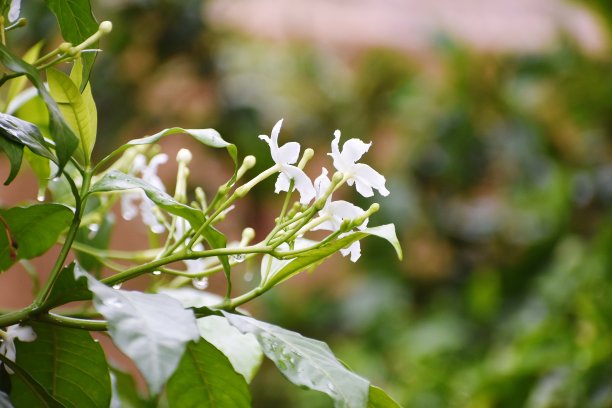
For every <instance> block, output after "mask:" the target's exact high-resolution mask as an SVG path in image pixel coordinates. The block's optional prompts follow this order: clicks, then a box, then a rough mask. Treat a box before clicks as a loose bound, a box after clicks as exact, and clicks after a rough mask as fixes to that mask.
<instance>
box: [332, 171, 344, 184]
mask: <svg viewBox="0 0 612 408" xmlns="http://www.w3.org/2000/svg"><path fill="white" fill-rule="evenodd" d="M343 178H344V174H343V173H342V172H340V171H337V172H335V173H334V175H333V176H332V183H333V184H338V183H340V182H341V181H342V179H343Z"/></svg>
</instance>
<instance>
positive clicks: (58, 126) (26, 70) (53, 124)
mask: <svg viewBox="0 0 612 408" xmlns="http://www.w3.org/2000/svg"><path fill="white" fill-rule="evenodd" d="M0 62H1V63H2V64H3V65H4V66H5V67H6V68H8V69H9V70H11V71H13V72H14V73H17V74H21V75H25V76H26V77H27V78H28V79H29V80H30V82H31V83H32V84H33V85H34V87H35V88H36V90H37V91H38V94H39V95H40V97H41V98H42V100H43V101H44V102H45V105H46V107H47V111H48V113H49V132H50V134H51V138H52V139H53V141H54V142H55V155H51V157H48V158H49V159H52V160H53V161H55V162H57V163H58V166H59V171H61V170H62V169H63V168H64V166H65V165H66V163H67V162H68V160H70V157H71V156H72V153H73V152H74V150H75V149H76V148H77V146H78V143H79V142H78V139H77V137H76V136H75V135H74V133H73V131H72V130H71V129H70V126H68V124H67V123H66V122H65V121H64V118H63V117H62V113H61V111H60V108H59V107H58V106H57V104H56V103H55V100H54V99H53V97H51V95H50V94H49V92H48V91H47V89H46V87H45V84H44V81H43V80H42V78H41V77H40V75H39V74H38V70H37V69H36V68H34V67H33V66H32V65H30V64H28V63H27V62H25V61H23V60H21V59H20V58H19V57H17V56H15V55H13V54H12V53H11V52H10V51H9V50H8V48H7V47H6V46H4V45H2V44H0ZM0 126H1V127H3V128H4V124H3V123H0ZM32 126H33V125H32ZM6 132H8V133H10V128H8V129H6ZM39 133H40V132H39ZM0 136H2V137H6V136H5V134H4V133H3V134H1V135H0ZM30 136H32V135H31V134H30ZM19 142H20V143H22V144H25V142H23V141H21V140H20V141H19ZM28 147H30V146H28ZM32 151H33V152H34V153H37V154H40V155H43V154H42V153H41V152H42V151H40V150H39V151H36V150H32ZM45 157H47V156H45Z"/></svg>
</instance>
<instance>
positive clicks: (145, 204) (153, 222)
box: [140, 198, 166, 234]
mask: <svg viewBox="0 0 612 408" xmlns="http://www.w3.org/2000/svg"><path fill="white" fill-rule="evenodd" d="M154 208H155V204H153V202H152V201H151V200H149V199H148V198H145V199H143V200H142V201H141V202H140V215H141V217H142V222H143V223H145V225H148V226H149V229H151V231H152V232H154V233H155V234H161V233H162V232H164V231H165V230H166V228H165V227H164V225H163V224H162V223H160V222H159V220H158V219H157V217H156V216H155V213H154Z"/></svg>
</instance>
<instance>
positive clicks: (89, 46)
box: [0, 0, 402, 408]
mask: <svg viewBox="0 0 612 408" xmlns="http://www.w3.org/2000/svg"><path fill="white" fill-rule="evenodd" d="M46 3H47V5H48V7H49V9H50V10H51V11H52V12H53V13H54V14H55V16H56V17H57V20H58V22H59V24H60V28H61V31H62V33H63V35H64V36H65V40H66V42H64V43H62V44H60V45H59V46H58V47H57V48H55V49H53V50H52V51H50V52H49V53H47V54H45V55H42V56H40V51H41V47H40V45H37V46H35V47H33V48H32V49H31V50H29V51H28V52H27V53H26V54H25V55H24V56H23V57H19V56H17V55H15V54H14V53H13V51H11V49H10V48H9V47H8V45H7V44H8V40H9V39H10V38H6V37H5V36H4V35H3V37H2V43H1V44H0V62H1V63H2V64H3V66H4V68H5V73H4V74H3V75H2V77H1V78H0V83H1V84H2V85H3V86H4V87H6V88H7V92H5V93H4V94H3V95H4V96H5V101H4V106H5V107H7V109H5V112H3V113H0V149H1V150H2V152H3V154H4V156H5V157H6V158H7V159H8V161H9V163H10V172H9V174H8V176H7V178H6V183H5V184H6V185H10V183H11V182H12V181H13V179H14V178H15V177H16V176H17V174H18V172H19V171H20V168H21V165H22V161H23V160H24V159H25V160H26V161H27V162H28V163H29V164H30V165H31V167H32V168H33V169H35V174H36V175H37V178H38V182H39V194H38V196H39V197H38V198H39V201H41V202H39V203H36V204H30V205H25V206H17V207H12V208H1V209H0V221H1V224H0V270H2V271H5V270H8V269H10V268H11V267H13V266H14V265H15V264H17V263H22V264H24V265H26V266H28V268H29V270H30V271H31V274H30V275H31V276H32V279H33V280H34V283H35V285H34V286H35V287H37V288H38V289H37V290H36V294H35V298H34V300H33V301H32V303H31V304H30V305H29V306H27V307H24V308H22V309H17V310H11V311H4V312H3V313H2V314H0V406H2V407H5V406H9V407H10V406H15V407H28V408H31V407H39V406H40V407H62V406H66V407H77V406H78V407H89V406H91V407H105V406H114V407H119V406H124V404H127V402H125V401H124V400H123V398H124V391H122V389H121V387H119V386H118V385H117V384H118V381H117V376H119V375H120V373H118V372H117V371H116V369H115V368H113V367H111V366H110V365H109V363H108V362H107V360H106V358H105V356H104V353H103V351H102V348H101V347H100V345H99V344H98V342H97V341H96V340H94V338H93V337H92V336H91V333H92V332H103V333H106V334H108V336H110V338H111V339H112V341H113V342H114V344H115V345H116V346H117V347H118V348H119V349H120V350H121V351H122V352H123V353H124V354H125V355H126V356H128V357H129V358H131V359H132V360H133V361H134V363H135V365H136V367H137V368H138V369H139V371H140V373H141V374H142V376H143V378H144V380H145V382H146V385H147V388H148V393H149V394H148V396H147V397H143V398H145V399H147V400H150V401H152V402H153V403H155V404H158V403H159V404H161V403H162V401H163V402H164V403H165V404H167V405H168V406H170V407H185V406H193V407H196V406H197V407H248V406H250V404H251V397H250V393H249V388H248V383H249V382H250V381H251V380H252V379H253V377H254V376H255V374H256V373H257V370H258V368H259V366H260V364H261V361H262V358H263V356H264V355H265V356H266V357H267V358H269V359H271V360H272V361H273V362H274V363H275V364H276V366H277V367H278V369H279V370H280V371H281V372H282V373H283V375H284V376H285V377H286V378H287V379H288V380H289V381H291V382H293V383H294V384H296V385H298V386H301V387H306V388H309V389H313V390H318V391H320V392H323V393H325V394H327V395H328V396H329V397H331V399H332V400H333V401H334V404H335V406H337V407H366V406H374V407H394V406H397V404H396V403H395V402H393V400H392V399H391V398H390V397H389V396H387V395H386V394H385V393H384V392H383V391H382V390H380V389H378V388H376V387H374V386H373V385H371V384H370V383H369V381H368V380H366V379H364V378H362V377H360V376H358V375H357V374H355V373H353V372H352V371H350V370H349V369H348V368H347V367H346V366H345V365H344V364H342V363H341V362H339V361H338V360H337V359H336V358H335V356H334V355H333V353H332V352H331V350H330V349H329V348H328V347H327V345H326V344H324V343H322V342H320V341H317V340H313V339H309V338H306V337H303V336H301V335H299V334H298V333H294V332H291V331H289V330H286V329H283V328H281V327H278V326H274V325H272V324H269V323H264V322H261V321H258V320H256V319H255V318H254V317H251V316H249V315H248V313H247V312H246V311H245V310H244V309H242V306H244V305H245V304H247V303H248V302H249V301H251V300H253V299H255V298H257V297H259V296H261V295H263V294H264V293H266V292H267V291H269V290H271V289H272V288H274V287H276V286H278V285H279V284H281V283H282V282H284V281H285V280H287V279H290V278H291V277H293V276H295V275H296V274H298V273H300V272H302V271H305V270H310V269H313V268H315V267H316V266H318V265H319V264H320V263H322V262H323V261H324V260H325V259H327V258H328V257H330V256H332V255H333V254H334V253H336V252H340V253H342V254H343V255H345V256H347V255H350V260H351V261H353V262H356V261H357V260H358V259H359V256H360V253H361V248H360V245H359V242H360V240H361V239H362V238H365V237H367V236H370V235H374V236H378V237H382V238H384V239H386V240H388V241H389V242H390V243H391V244H392V245H393V246H394V247H395V249H396V251H397V254H398V256H399V257H400V258H401V256H402V253H401V249H400V247H399V244H398V241H397V238H396V235H395V229H394V226H393V225H382V226H377V227H368V221H369V218H370V217H371V216H372V214H374V213H375V212H376V211H378V209H379V205H378V204H377V203H373V204H372V205H371V206H370V207H369V208H368V209H362V208H360V207H358V206H356V205H354V204H352V203H350V202H347V201H343V200H338V201H334V200H333V199H332V195H333V194H334V193H335V192H336V191H337V190H338V189H340V188H342V187H344V186H345V185H348V186H353V185H354V186H355V187H356V189H357V192H359V193H360V194H362V195H363V196H364V197H372V196H373V195H374V190H376V191H378V192H379V193H380V194H381V195H383V196H386V195H388V194H389V191H388V190H387V189H386V187H385V178H384V176H382V175H381V174H380V173H378V172H377V171H376V170H374V169H373V168H372V167H370V166H369V165H367V164H363V163H357V161H359V160H360V159H361V158H362V156H363V155H364V154H365V153H366V152H367V151H368V149H369V147H370V145H371V143H364V142H363V141H361V140H358V139H350V140H348V141H346V142H345V143H344V145H343V147H342V151H340V149H339V141H340V132H339V131H336V132H335V136H334V138H333V139H331V153H329V155H330V156H331V159H332V164H333V167H334V169H335V170H334V171H333V173H332V172H331V171H330V170H328V169H327V168H323V169H322V170H321V175H320V176H319V177H317V178H316V180H315V181H314V182H313V181H312V180H311V179H310V178H309V176H308V175H307V173H306V172H305V170H304V169H305V167H306V166H307V164H308V162H309V161H310V159H311V158H312V157H313V156H314V154H315V152H314V151H313V150H312V149H310V148H307V149H305V150H304V151H303V153H302V155H301V157H300V151H301V146H300V145H299V144H298V143H297V142H288V143H285V144H283V145H282V146H279V142H278V138H279V133H280V129H281V126H282V120H280V121H278V122H277V123H276V125H275V126H274V127H273V129H272V132H271V134H270V136H267V135H262V136H259V137H260V138H261V139H262V140H263V141H264V142H266V143H267V144H268V145H269V147H270V154H271V156H272V159H273V161H274V165H273V166H272V167H270V168H268V169H267V170H265V171H263V172H261V173H259V174H252V169H253V167H254V165H255V163H256V160H257V159H256V158H255V157H254V156H250V155H247V156H245V157H244V158H242V159H241V158H240V156H239V154H238V151H237V148H236V146H235V145H233V144H231V143H228V142H227V141H225V140H224V139H223V137H222V136H221V135H220V134H219V133H218V132H217V131H216V130H214V129H184V128H180V127H174V128H169V129H165V130H162V131H160V132H158V133H155V134H153V135H149V136H145V137H142V138H139V139H134V140H131V141H129V142H127V143H125V144H124V145H122V146H119V147H118V148H117V149H115V150H114V151H112V152H111V153H110V154H108V155H107V156H106V157H104V158H103V159H101V160H99V161H97V162H95V161H94V160H92V155H91V154H92V150H93V149H94V146H95V142H96V136H97V120H98V118H97V112H96V106H95V102H94V99H93V96H92V91H91V86H90V83H89V77H90V74H91V68H92V65H93V62H94V57H95V54H96V52H98V51H99V50H98V41H99V40H100V38H101V37H102V36H103V35H107V34H109V33H110V32H111V29H112V25H111V23H110V22H102V23H100V24H98V23H97V22H96V20H95V19H94V17H93V15H92V13H91V8H90V4H89V1H88V0H72V1H70V2H62V1H59V0H56V1H52V0H49V1H47V2H46ZM0 10H1V11H2V13H3V15H2V16H1V17H0V31H1V32H2V33H3V34H4V33H5V32H9V31H10V30H11V29H12V28H13V27H12V26H6V25H4V22H6V21H8V22H9V23H15V21H21V23H19V24H20V26H23V25H25V20H17V19H18V17H19V12H20V2H19V1H16V0H13V1H10V2H9V1H6V0H4V1H2V0H0ZM66 72H68V73H66ZM33 102H36V104H34V105H31V106H35V109H34V110H35V112H34V113H32V109H29V110H26V109H21V108H22V107H23V106H25V105H26V104H32V103H33ZM31 106H30V107H31ZM41 117H43V118H45V119H44V120H42V121H41V120H40V118H41ZM176 134H186V135H188V136H190V137H192V138H194V139H195V140H196V141H197V142H199V143H201V144H202V145H204V146H207V147H210V148H213V149H219V150H221V151H222V150H225V152H226V153H227V154H228V156H229V157H228V158H229V162H231V163H233V165H234V172H233V174H232V176H231V177H230V178H229V179H228V180H227V181H226V182H224V183H223V184H222V185H221V186H219V187H218V189H217V190H216V194H215V195H214V196H213V197H210V198H208V197H206V195H205V194H204V190H203V188H201V187H197V188H196V189H195V190H193V191H189V190H188V186H189V183H188V178H189V175H190V167H189V166H190V164H191V162H192V160H193V154H192V153H191V152H190V151H189V150H187V149H181V150H180V151H179V152H178V154H177V156H176V161H177V165H178V171H177V175H176V184H175V189H174V192H173V193H171V192H170V191H169V189H168V188H167V187H166V186H165V185H164V182H163V181H162V179H161V178H160V177H159V176H158V174H157V173H158V169H159V167H160V166H163V165H164V164H166V163H167V162H168V161H169V160H170V158H169V157H168V155H167V154H165V153H163V152H160V147H159V145H158V144H157V143H158V142H159V140H160V139H162V138H165V137H171V136H173V135H176ZM253 137H256V136H255V135H254V136H253ZM328 174H332V176H331V178H329V177H328ZM270 177H276V185H275V193H277V194H281V193H282V195H280V196H279V197H280V199H281V200H283V205H282V209H281V211H280V214H278V216H277V217H276V220H275V224H274V226H273V227H272V228H271V229H270V230H269V231H255V230H254V229H253V228H251V227H249V226H245V228H244V230H243V233H242V237H241V239H240V241H239V242H228V241H227V238H226V236H225V234H224V233H223V232H222V231H221V230H220V229H219V228H218V224H219V222H220V221H222V220H224V219H225V218H227V217H231V216H232V212H231V211H232V209H233V208H234V205H235V203H236V202H237V201H238V200H240V199H242V198H244V197H245V196H246V195H248V194H249V193H250V192H251V190H252V189H254V188H256V187H258V185H259V184H260V183H261V182H262V181H264V180H266V179H268V178H270ZM9 188H10V187H9ZM295 193H297V194H295ZM296 196H297V197H296ZM190 197H195V200H190ZM115 209H116V210H115ZM115 211H117V212H119V213H120V214H121V216H122V217H123V218H124V219H125V220H127V221H130V220H131V222H136V221H135V220H136V219H137V218H140V220H141V221H142V223H143V224H144V225H145V226H146V228H147V229H148V231H149V233H150V237H151V240H150V243H151V246H150V247H148V248H145V249H141V250H137V251H124V250H119V249H109V248H108V242H109V240H108V237H109V231H110V230H112V226H113V225H114V218H115V215H114V214H115ZM317 230H319V231H327V232H328V234H327V235H326V236H324V237H323V238H319V239H314V238H313V235H312V234H311V232H312V231H317ZM317 236H319V237H320V235H317ZM56 244H58V245H59V246H60V251H59V253H58V255H57V258H56V260H55V262H54V264H53V266H52V267H51V269H50V271H49V273H48V274H44V275H43V274H41V273H39V272H40V271H36V270H34V268H33V267H32V266H31V265H29V264H28V263H27V260H28V259H31V258H34V257H37V256H39V255H41V254H43V253H45V252H47V251H48V250H49V249H50V248H51V247H52V246H54V245H56ZM258 258H260V264H259V265H260V267H259V270H260V277H259V280H258V281H256V282H254V284H253V287H252V288H251V289H250V290H248V291H246V292H244V293H238V294H237V293H235V292H236V291H235V290H234V287H233V285H232V279H233V278H234V276H235V275H236V273H239V271H237V268H236V266H237V265H238V264H241V263H242V262H244V261H245V260H251V261H255V260H257V259H258ZM144 274H151V279H152V281H153V284H152V285H151V288H150V289H149V290H147V291H128V290H124V289H121V285H122V284H123V283H124V282H127V281H130V280H132V279H134V278H136V277H138V276H141V275H144ZM215 274H223V275H224V276H225V281H226V290H225V292H224V293H223V294H221V295H219V294H215V293H212V292H207V291H206V289H207V282H208V281H207V280H208V278H209V277H210V276H212V275H215ZM42 276H48V277H47V278H45V279H44V281H43V282H41V279H42ZM77 301H78V302H80V303H78V305H79V306H78V307H76V308H75V307H74V306H73V305H71V306H67V305H68V304H69V303H71V304H72V302H77Z"/></svg>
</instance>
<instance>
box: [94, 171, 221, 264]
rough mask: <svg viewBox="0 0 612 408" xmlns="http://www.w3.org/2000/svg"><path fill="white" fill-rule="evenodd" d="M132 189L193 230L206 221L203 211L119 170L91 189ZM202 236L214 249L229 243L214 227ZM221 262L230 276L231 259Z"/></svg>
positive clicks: (95, 191) (109, 174)
mask: <svg viewBox="0 0 612 408" xmlns="http://www.w3.org/2000/svg"><path fill="white" fill-rule="evenodd" d="M132 189H141V190H142V191H144V193H145V194H146V195H147V197H149V198H150V199H151V201H153V202H154V203H155V204H157V205H158V206H159V207H161V208H162V209H164V210H166V211H168V212H169V213H170V214H174V215H178V216H179V217H183V218H185V219H186V220H187V221H189V223H190V224H191V226H192V227H193V228H198V227H200V226H201V225H202V224H203V223H204V221H205V217H204V214H202V211H200V210H198V209H196V208H193V207H190V206H188V205H185V204H183V203H180V202H178V201H176V200H175V199H174V198H173V197H172V196H170V195H169V194H167V193H165V192H163V191H161V190H159V189H157V188H155V187H153V186H152V185H150V184H148V183H147V182H145V181H143V180H141V179H138V178H136V177H132V176H130V175H127V174H125V173H122V172H120V171H117V170H112V171H110V172H108V173H106V174H105V175H104V177H102V179H101V180H99V181H98V182H97V183H95V184H94V185H93V186H92V187H91V189H90V192H91V193H101V192H113V191H122V190H132ZM202 235H203V236H204V238H205V239H206V241H207V242H208V244H209V245H210V246H211V247H212V248H224V247H225V245H226V243H227V240H226V238H225V235H223V234H222V233H221V232H220V231H218V230H217V229H216V228H214V227H212V226H208V227H207V228H205V229H204V231H203V232H202ZM219 260H220V261H221V264H222V265H223V268H224V270H225V272H226V274H229V269H230V264H229V258H228V257H227V256H220V257H219Z"/></svg>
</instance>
